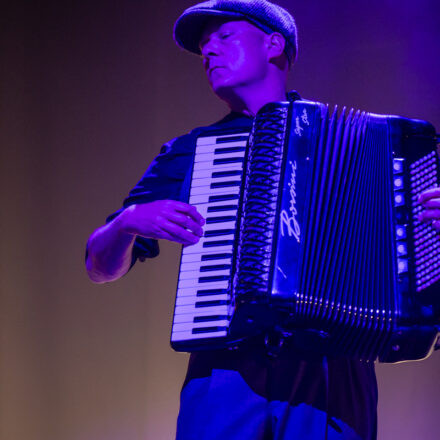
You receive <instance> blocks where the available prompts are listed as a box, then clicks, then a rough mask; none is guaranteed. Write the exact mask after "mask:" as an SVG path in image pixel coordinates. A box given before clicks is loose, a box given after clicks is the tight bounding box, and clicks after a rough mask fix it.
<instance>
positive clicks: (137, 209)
mask: <svg viewBox="0 0 440 440" xmlns="http://www.w3.org/2000/svg"><path fill="white" fill-rule="evenodd" d="M121 216H122V217H123V218H122V229H123V230H124V231H125V232H128V233H130V234H133V235H139V236H141V237H146V238H154V239H165V240H170V241H175V242H177V243H181V244H183V245H191V244H195V243H197V242H198V241H199V240H200V237H201V236H202V235H203V229H202V226H203V225H204V224H205V220H204V218H203V217H202V216H201V215H200V214H199V213H198V212H197V209H196V208H195V207H194V206H191V205H188V204H187V203H183V202H178V201H175V200H157V201H155V202H150V203H142V204H138V205H132V206H129V207H128V208H127V209H125V210H124V211H123V212H122V214H121Z"/></svg>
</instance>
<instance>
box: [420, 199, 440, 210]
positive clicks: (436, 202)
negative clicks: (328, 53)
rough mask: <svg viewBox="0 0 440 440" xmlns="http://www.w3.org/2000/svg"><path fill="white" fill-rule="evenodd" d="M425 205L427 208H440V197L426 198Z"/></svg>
mask: <svg viewBox="0 0 440 440" xmlns="http://www.w3.org/2000/svg"><path fill="white" fill-rule="evenodd" d="M423 206H424V207H425V208H440V197H439V198H434V199H429V200H426V201H425V202H424V203H423Z"/></svg>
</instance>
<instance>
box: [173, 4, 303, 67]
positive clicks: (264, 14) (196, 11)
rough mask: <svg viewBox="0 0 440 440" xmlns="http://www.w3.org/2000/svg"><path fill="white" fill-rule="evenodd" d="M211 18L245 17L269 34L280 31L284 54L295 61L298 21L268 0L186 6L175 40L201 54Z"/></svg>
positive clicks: (175, 27)
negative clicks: (283, 39)
mask: <svg viewBox="0 0 440 440" xmlns="http://www.w3.org/2000/svg"><path fill="white" fill-rule="evenodd" d="M211 17H231V18H235V19H237V18H242V19H244V20H247V21H249V22H251V23H252V24H254V25H255V26H257V27H258V28H260V29H261V30H262V31H264V32H265V33H267V34H271V33H272V32H279V33H280V34H281V35H282V36H283V37H284V38H285V40H286V48H285V53H286V55H287V58H288V59H289V63H290V64H292V63H293V62H294V61H295V59H296V54H297V51H298V43H297V33H296V25H295V20H294V19H293V17H292V15H290V14H289V12H287V11H286V10H285V9H283V8H282V7H281V6H278V5H276V4H275V3H271V2H269V1H267V0H208V1H205V2H202V3H198V4H196V5H194V6H191V7H190V8H188V9H186V10H185V11H184V12H183V14H182V15H181V16H180V17H179V18H178V19H177V21H176V23H175V25H174V40H175V41H176V43H177V44H178V45H179V46H180V47H182V48H183V49H186V50H188V51H190V52H192V53H195V54H198V55H200V54H201V53H200V48H199V41H200V37H201V35H202V32H203V29H204V27H205V25H206V22H207V21H208V19H209V18H211Z"/></svg>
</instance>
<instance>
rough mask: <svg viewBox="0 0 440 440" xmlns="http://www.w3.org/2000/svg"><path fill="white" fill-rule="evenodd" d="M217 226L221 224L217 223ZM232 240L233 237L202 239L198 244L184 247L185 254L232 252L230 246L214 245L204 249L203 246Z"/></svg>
mask: <svg viewBox="0 0 440 440" xmlns="http://www.w3.org/2000/svg"><path fill="white" fill-rule="evenodd" d="M217 224H218V225H221V223H217ZM231 240H234V235H233V234H231V235H224V236H222V237H206V238H205V237H202V238H201V239H200V240H199V242H198V243H196V244H192V245H189V246H186V247H185V251H186V252H185V253H188V254H196V253H202V252H203V251H204V250H205V249H206V250H208V249H209V250H211V249H212V250H214V249H215V250H216V251H218V252H232V244H224V245H222V244H216V245H211V246H206V247H204V246H203V245H204V244H205V243H206V244H208V243H213V242H217V241H231Z"/></svg>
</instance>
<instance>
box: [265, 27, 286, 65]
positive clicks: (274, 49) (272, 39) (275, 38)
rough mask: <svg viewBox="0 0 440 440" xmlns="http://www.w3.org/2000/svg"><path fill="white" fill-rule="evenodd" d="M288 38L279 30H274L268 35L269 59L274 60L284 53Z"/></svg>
mask: <svg viewBox="0 0 440 440" xmlns="http://www.w3.org/2000/svg"><path fill="white" fill-rule="evenodd" d="M285 47H286V40H285V39H284V37H283V36H282V35H281V34H280V33H279V32H273V33H272V34H269V35H267V48H268V55H269V59H271V60H273V59H275V58H278V57H280V56H281V55H283V53H284V48H285Z"/></svg>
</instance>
